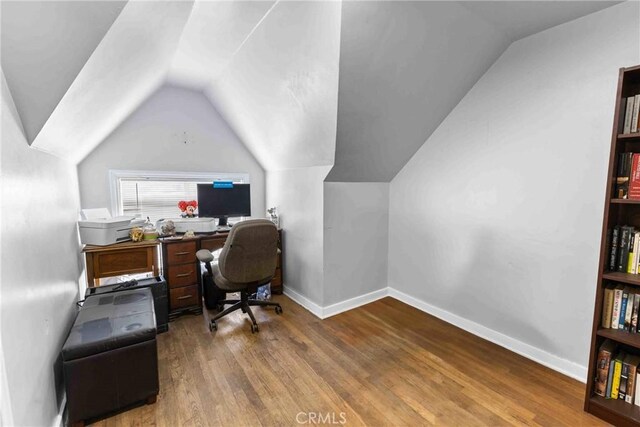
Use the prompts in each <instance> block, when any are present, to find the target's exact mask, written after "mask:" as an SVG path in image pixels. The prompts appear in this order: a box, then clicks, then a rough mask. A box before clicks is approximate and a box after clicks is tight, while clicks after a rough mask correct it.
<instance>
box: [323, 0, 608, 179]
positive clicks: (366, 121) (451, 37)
mask: <svg viewBox="0 0 640 427" xmlns="http://www.w3.org/2000/svg"><path fill="white" fill-rule="evenodd" d="M617 3H620V2H608V1H593V2H592V1H559V2H549V1H532V2H530V1H478V2H476V1H471V2H442V1H427V2H359V1H358V2H351V1H345V2H343V3H342V35H341V46H340V91H339V94H338V100H339V104H338V128H337V137H336V139H337V140H336V155H335V166H334V167H333V169H332V170H331V172H330V173H329V175H328V177H327V181H373V182H388V181H391V180H392V179H393V177H394V176H395V175H396V174H397V173H398V172H399V171H400V169H402V167H404V165H405V164H406V163H407V161H408V160H409V159H410V158H411V157H412V156H413V155H414V154H415V152H416V151H417V150H418V148H420V147H421V146H422V144H423V143H424V142H425V141H426V140H427V139H428V138H429V136H430V135H431V133H433V131H434V130H435V129H436V128H437V127H438V126H439V125H440V123H441V122H442V121H443V120H444V119H445V117H446V116H447V115H448V114H449V113H450V112H451V110H452V109H453V108H454V107H455V105H456V104H457V103H458V102H459V101H460V100H461V99H462V98H463V97H464V96H465V94H466V93H467V92H468V91H469V90H470V89H471V88H472V87H473V85H474V84H475V83H476V82H477V81H478V80H479V78H480V77H481V76H482V75H483V74H484V73H485V71H487V70H488V69H489V67H490V66H491V65H492V64H493V63H494V62H495V60H496V59H497V58H498V57H499V56H500V55H501V54H502V53H503V52H504V51H505V49H506V48H507V47H508V46H509V44H511V43H512V42H513V41H515V40H517V39H519V38H522V37H525V36H528V35H531V34H534V33H536V32H539V31H542V30H545V29H547V28H550V27H552V26H555V25H558V24H561V23H563V22H567V21H570V20H573V19H576V18H578V17H581V16H584V15H587V14H589V13H592V12H595V11H597V10H600V9H603V8H605V7H609V6H612V5H614V4H617Z"/></svg>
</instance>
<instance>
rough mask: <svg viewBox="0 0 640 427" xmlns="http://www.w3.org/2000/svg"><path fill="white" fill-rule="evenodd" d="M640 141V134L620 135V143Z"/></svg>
mask: <svg viewBox="0 0 640 427" xmlns="http://www.w3.org/2000/svg"><path fill="white" fill-rule="evenodd" d="M626 140H638V141H640V132H636V133H619V134H618V141H626Z"/></svg>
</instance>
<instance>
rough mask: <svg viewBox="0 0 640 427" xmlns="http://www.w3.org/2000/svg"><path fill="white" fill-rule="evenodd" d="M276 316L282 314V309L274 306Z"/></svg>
mask: <svg viewBox="0 0 640 427" xmlns="http://www.w3.org/2000/svg"><path fill="white" fill-rule="evenodd" d="M276 314H282V307H280V306H279V305H276Z"/></svg>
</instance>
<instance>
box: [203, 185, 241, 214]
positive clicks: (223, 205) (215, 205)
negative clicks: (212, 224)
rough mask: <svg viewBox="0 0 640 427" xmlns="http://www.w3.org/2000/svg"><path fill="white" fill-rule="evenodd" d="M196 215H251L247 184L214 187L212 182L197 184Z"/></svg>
mask: <svg viewBox="0 0 640 427" xmlns="http://www.w3.org/2000/svg"><path fill="white" fill-rule="evenodd" d="M198 216H200V217H206V218H223V217H228V216H251V191H250V189H249V184H233V187H232V188H214V187H213V185H212V184H198Z"/></svg>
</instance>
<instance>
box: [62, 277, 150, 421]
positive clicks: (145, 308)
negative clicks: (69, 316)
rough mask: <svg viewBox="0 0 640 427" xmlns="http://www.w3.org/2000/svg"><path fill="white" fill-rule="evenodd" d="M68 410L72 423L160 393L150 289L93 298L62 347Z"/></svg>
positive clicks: (148, 400) (82, 311)
mask: <svg viewBox="0 0 640 427" xmlns="http://www.w3.org/2000/svg"><path fill="white" fill-rule="evenodd" d="M62 367H63V372H64V381H65V389H66V392H67V409H68V412H69V421H70V423H71V424H72V425H77V424H80V425H82V424H84V422H85V421H86V420H89V419H92V418H95V417H100V416H104V415H106V414H108V413H110V412H113V411H117V410H120V409H123V408H126V407H128V406H129V405H132V404H134V403H137V402H144V401H146V402H147V403H152V402H155V399H156V396H157V395H158V392H159V381H158V351H157V343H156V324H155V314H154V308H153V297H152V295H151V291H150V290H149V289H147V288H141V289H134V290H126V291H122V292H114V293H110V294H105V295H91V296H89V297H88V298H87V299H86V300H85V303H84V305H83V306H82V308H81V309H80V312H79V313H78V316H77V318H76V320H75V322H74V324H73V327H72V328H71V331H70V332H69V336H68V337H67V340H66V342H65V344H64V346H63V347H62Z"/></svg>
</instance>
